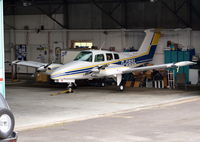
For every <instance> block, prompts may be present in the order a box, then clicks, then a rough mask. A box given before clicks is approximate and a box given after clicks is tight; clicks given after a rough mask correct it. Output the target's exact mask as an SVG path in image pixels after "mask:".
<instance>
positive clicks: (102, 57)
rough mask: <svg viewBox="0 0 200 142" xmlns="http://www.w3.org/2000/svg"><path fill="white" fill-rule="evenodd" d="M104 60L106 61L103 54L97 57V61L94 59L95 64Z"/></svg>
mask: <svg viewBox="0 0 200 142" xmlns="http://www.w3.org/2000/svg"><path fill="white" fill-rule="evenodd" d="M104 60H105V59H104V55H103V54H97V55H95V59H94V61H95V62H103V61H104Z"/></svg>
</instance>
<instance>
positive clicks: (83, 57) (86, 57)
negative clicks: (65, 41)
mask: <svg viewBox="0 0 200 142" xmlns="http://www.w3.org/2000/svg"><path fill="white" fill-rule="evenodd" d="M74 61H87V62H92V52H90V51H82V52H80V53H79V54H78V55H77V56H76V58H75V59H74Z"/></svg>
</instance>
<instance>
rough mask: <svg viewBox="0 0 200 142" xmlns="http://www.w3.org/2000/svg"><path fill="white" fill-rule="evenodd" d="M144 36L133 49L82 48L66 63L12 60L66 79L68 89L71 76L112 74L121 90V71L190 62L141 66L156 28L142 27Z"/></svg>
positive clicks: (154, 44) (152, 50)
mask: <svg viewBox="0 0 200 142" xmlns="http://www.w3.org/2000/svg"><path fill="white" fill-rule="evenodd" d="M145 32H146V36H145V39H144V41H143V43H142V45H141V47H140V49H139V50H138V51H136V52H111V51H106V50H85V51H81V52H80V53H79V54H78V55H77V57H76V58H75V59H74V60H73V61H72V62H69V63H67V64H64V65H62V64H47V63H39V62H33V61H13V64H17V65H24V66H30V67H36V68H37V70H38V71H45V72H46V73H48V74H50V77H51V79H53V80H54V81H55V82H58V83H68V89H69V91H72V85H73V84H75V80H79V79H90V80H91V79H94V78H106V77H107V78H113V79H114V80H115V81H116V82H117V86H118V87H119V90H121V91H122V90H124V85H123V83H122V74H124V73H130V72H135V71H145V70H151V69H159V68H173V67H181V66H187V65H192V64H194V63H193V62H191V61H182V62H177V63H168V64H160V65H153V66H143V65H144V64H145V63H147V62H149V61H152V59H153V56H154V54H155V50H156V47H157V45H158V41H159V39H160V35H161V34H160V32H156V31H152V30H146V31H145Z"/></svg>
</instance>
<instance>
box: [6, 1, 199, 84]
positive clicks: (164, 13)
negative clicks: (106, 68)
mask: <svg viewBox="0 0 200 142" xmlns="http://www.w3.org/2000/svg"><path fill="white" fill-rule="evenodd" d="M198 3H199V1H197V0H192V1H190V0H178V1H173V0H170V1H164V0H152V1H149V0H142V1H138V0H127V1H120V0H105V1H98V0H94V1H87V0H82V1H70V0H69V1H62V0H60V1H48V0H43V1H40V0H35V1H32V0H22V1H6V2H5V3H4V5H5V9H4V14H5V22H4V23H5V57H6V59H5V60H6V62H7V64H6V67H5V69H6V73H11V72H12V66H11V65H10V62H12V61H14V60H16V59H17V58H19V59H20V58H21V56H22V55H19V53H18V51H19V49H20V48H22V46H23V47H24V48H25V50H26V51H24V53H23V54H24V55H23V56H25V57H24V58H26V59H25V60H31V61H38V62H45V63H50V62H52V61H53V62H57V63H68V62H70V61H72V60H73V59H74V57H75V56H76V55H77V54H78V53H79V52H80V50H83V49H87V48H88V47H89V48H91V47H94V48H97V49H100V48H101V49H106V50H114V51H130V50H137V49H138V48H139V47H140V45H141V43H142V41H143V39H144V37H145V33H144V30H145V29H148V28H154V29H160V30H161V31H162V35H161V39H160V40H159V44H158V48H157V50H156V53H155V56H154V58H153V61H152V62H151V64H162V63H166V62H170V61H166V60H165V54H164V53H165V49H167V48H170V46H171V47H172V48H173V47H174V46H175V48H177V49H175V50H176V51H180V50H181V51H187V50H191V49H193V50H194V51H193V52H195V53H193V54H192V55H191V56H193V55H195V56H196V58H197V60H198V58H199V54H200V49H199V47H198V45H199V44H200V43H199V38H198V37H199V36H200V32H199V24H198V23H199V21H200V18H199V11H198V7H197V6H198ZM169 43H170V45H169ZM77 45H78V46H77ZM76 47H77V48H76ZM18 48H19V49H18ZM56 49H59V51H58V52H59V53H57V52H56ZM173 50H174V49H173ZM61 52H62V53H61ZM21 54H22V53H21ZM169 54H174V53H169ZM175 54H176V53H175ZM181 54H182V53H181ZM183 54H184V53H183ZM175 56H177V57H175V58H178V53H177V55H175ZM181 56H182V55H181ZM190 58H192V57H190ZM183 60H184V59H183ZM190 60H191V59H190ZM177 61H179V60H178V59H175V60H174V61H173V62H177ZM171 62H172V61H171ZM16 72H17V73H23V74H27V73H29V74H30V73H35V69H34V68H30V67H29V68H27V67H23V66H18V67H17V68H16ZM187 72H189V71H187ZM195 72H196V74H198V71H195ZM186 74H188V75H186V76H187V77H186V78H189V73H186ZM190 78H194V77H190ZM189 81H190V82H191V79H190V80H189V79H186V82H187V83H188V82H189ZM192 82H193V81H192ZM195 84H197V81H196V83H195ZM165 86H166V85H165Z"/></svg>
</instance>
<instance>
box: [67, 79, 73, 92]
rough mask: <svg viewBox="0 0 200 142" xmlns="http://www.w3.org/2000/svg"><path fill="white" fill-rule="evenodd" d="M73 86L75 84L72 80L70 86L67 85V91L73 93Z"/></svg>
mask: <svg viewBox="0 0 200 142" xmlns="http://www.w3.org/2000/svg"><path fill="white" fill-rule="evenodd" d="M72 86H73V84H72V82H70V83H69V84H68V86H67V93H73V89H72Z"/></svg>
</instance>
